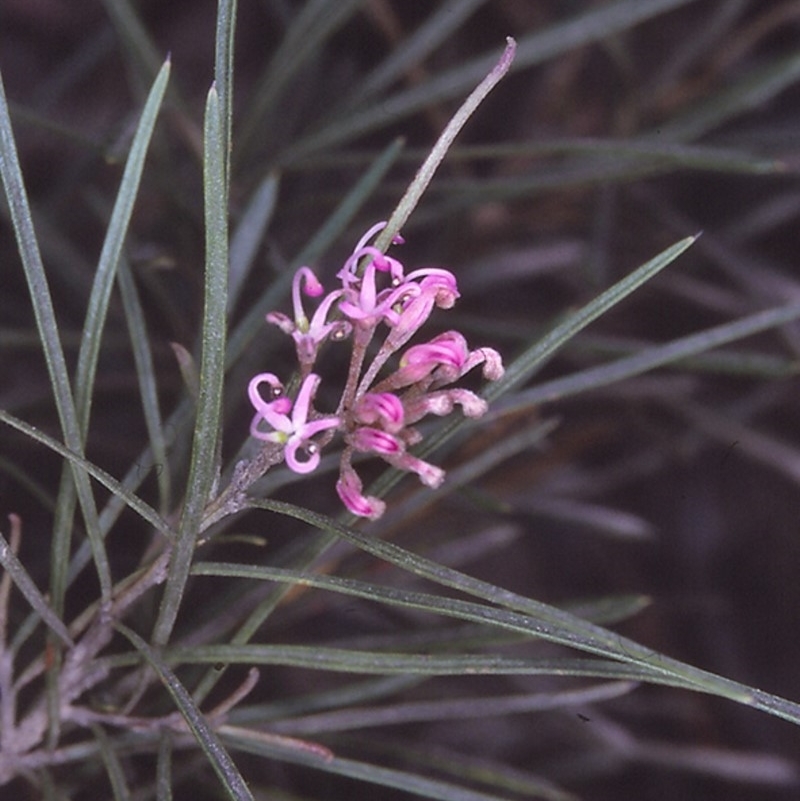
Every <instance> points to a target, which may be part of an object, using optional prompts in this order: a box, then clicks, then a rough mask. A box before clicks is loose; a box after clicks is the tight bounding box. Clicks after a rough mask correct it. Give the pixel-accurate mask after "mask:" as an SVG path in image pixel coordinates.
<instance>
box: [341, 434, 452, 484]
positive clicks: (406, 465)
mask: <svg viewBox="0 0 800 801" xmlns="http://www.w3.org/2000/svg"><path fill="white" fill-rule="evenodd" d="M347 440H348V442H349V443H350V444H351V445H352V447H353V449H354V450H356V451H360V452H362V453H374V454H377V455H378V456H380V457H381V459H383V460H384V461H385V462H388V463H389V464H390V465H392V466H393V467H397V468H398V469H399V470H406V471H408V472H412V473H416V474H417V475H418V476H419V479H420V481H422V483H423V484H426V485H427V486H429V487H434V488H435V487H438V486H439V485H440V484H441V483H442V481H444V470H442V469H441V468H439V467H436V466H435V465H432V464H429V463H428V462H424V461H423V460H422V459H418V458H417V457H416V456H412V455H411V454H410V453H408V452H407V451H406V446H405V442H403V440H402V439H400V437H399V436H395V435H394V434H390V433H389V432H388V431H381V430H380V429H377V428H371V427H369V426H361V427H359V428H357V429H356V430H355V431H354V432H353V433H352V434H350V435H348V436H347Z"/></svg>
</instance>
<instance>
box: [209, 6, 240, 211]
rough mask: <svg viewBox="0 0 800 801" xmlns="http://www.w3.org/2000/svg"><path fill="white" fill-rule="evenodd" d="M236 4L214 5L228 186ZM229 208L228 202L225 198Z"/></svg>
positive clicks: (216, 71) (216, 79) (217, 81)
mask: <svg viewBox="0 0 800 801" xmlns="http://www.w3.org/2000/svg"><path fill="white" fill-rule="evenodd" d="M236 5H237V4H236V0H219V2H218V3H217V29H216V35H215V36H214V86H215V87H216V89H217V93H218V95H219V111H220V115H221V117H222V130H221V139H222V147H223V148H224V152H225V154H226V156H225V180H224V182H223V186H224V187H225V189H226V190H227V188H228V186H229V184H230V172H231V169H230V164H231V140H232V128H233V44H234V33H235V31H236ZM224 205H225V208H226V209H227V208H228V198H227V197H226V198H225V202H224Z"/></svg>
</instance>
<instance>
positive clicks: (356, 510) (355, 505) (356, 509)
mask: <svg viewBox="0 0 800 801" xmlns="http://www.w3.org/2000/svg"><path fill="white" fill-rule="evenodd" d="M362 488H363V484H362V482H361V479H360V478H359V477H358V474H357V473H356V471H355V470H354V469H353V466H352V465H351V464H350V457H349V453H348V452H347V451H345V454H344V455H343V456H342V466H341V472H340V473H339V480H338V481H337V482H336V492H337V493H338V494H339V498H340V499H341V501H342V503H343V504H344V505H345V506H346V507H347V509H349V510H350V511H351V512H352V513H353V514H354V515H357V516H358V517H367V518H369V519H370V520H377V519H378V518H379V517H380V516H381V515H382V514H383V513H384V511H385V509H386V504H385V503H384V502H383V501H382V500H380V498H375V497H374V496H372V495H364V493H363V492H362Z"/></svg>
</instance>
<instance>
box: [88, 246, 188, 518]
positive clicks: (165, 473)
mask: <svg viewBox="0 0 800 801" xmlns="http://www.w3.org/2000/svg"><path fill="white" fill-rule="evenodd" d="M117 282H118V284H119V289H120V296H121V297H122V306H123V309H124V311H125V321H126V322H127V324H128V333H129V336H130V341H131V348H132V349H133V359H134V363H135V364H136V378H137V384H138V386H139V395H140V397H141V400H142V410H143V412H144V421H145V426H146V428H147V437H148V440H149V441H150V451H151V452H152V455H153V456H152V459H151V460H150V462H149V463H148V464H147V465H145V464H143V463H142V462H141V461H139V462H137V464H138V466H139V469H140V470H141V471H142V472H147V468H148V466H150V467H152V469H153V470H155V473H156V480H157V482H158V489H159V509H160V510H161V512H162V513H165V514H166V513H168V512H169V511H170V510H171V508H172V473H171V471H170V468H169V464H168V462H167V443H166V439H165V437H164V421H163V419H162V417H161V408H160V406H159V403H158V389H157V386H156V372H155V366H154V365H153V354H152V352H151V349H150V338H149V337H148V334H147V324H146V322H145V319H144V311H143V309H142V304H141V302H140V300H139V293H138V291H137V289H136V283H135V281H134V280H133V275H132V273H131V269H130V265H129V264H128V263H127V261H126V260H125V259H120V263H119V269H118V271H117ZM101 517H102V515H101Z"/></svg>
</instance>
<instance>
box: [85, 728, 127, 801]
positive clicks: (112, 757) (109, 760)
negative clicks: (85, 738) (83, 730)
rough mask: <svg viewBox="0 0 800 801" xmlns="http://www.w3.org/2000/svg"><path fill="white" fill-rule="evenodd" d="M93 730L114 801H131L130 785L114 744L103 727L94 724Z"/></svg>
mask: <svg viewBox="0 0 800 801" xmlns="http://www.w3.org/2000/svg"><path fill="white" fill-rule="evenodd" d="M91 729H92V734H94V738H95V740H97V745H98V750H99V752H100V756H101V758H102V760H103V765H104V766H105V769H106V773H107V774H108V779H109V781H110V783H111V791H112V792H113V793H114V801H129V799H130V797H131V792H130V790H129V789H128V783H127V781H126V780H125V771H124V770H123V767H122V763H121V762H120V759H119V756H118V754H117V752H116V751H115V750H114V745H113V743H112V742H111V740H110V739H109V737H108V735H107V734H106V732H105V730H104V729H103V727H102V726H99V725H97V724H96V723H94V724H92V725H91Z"/></svg>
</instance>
